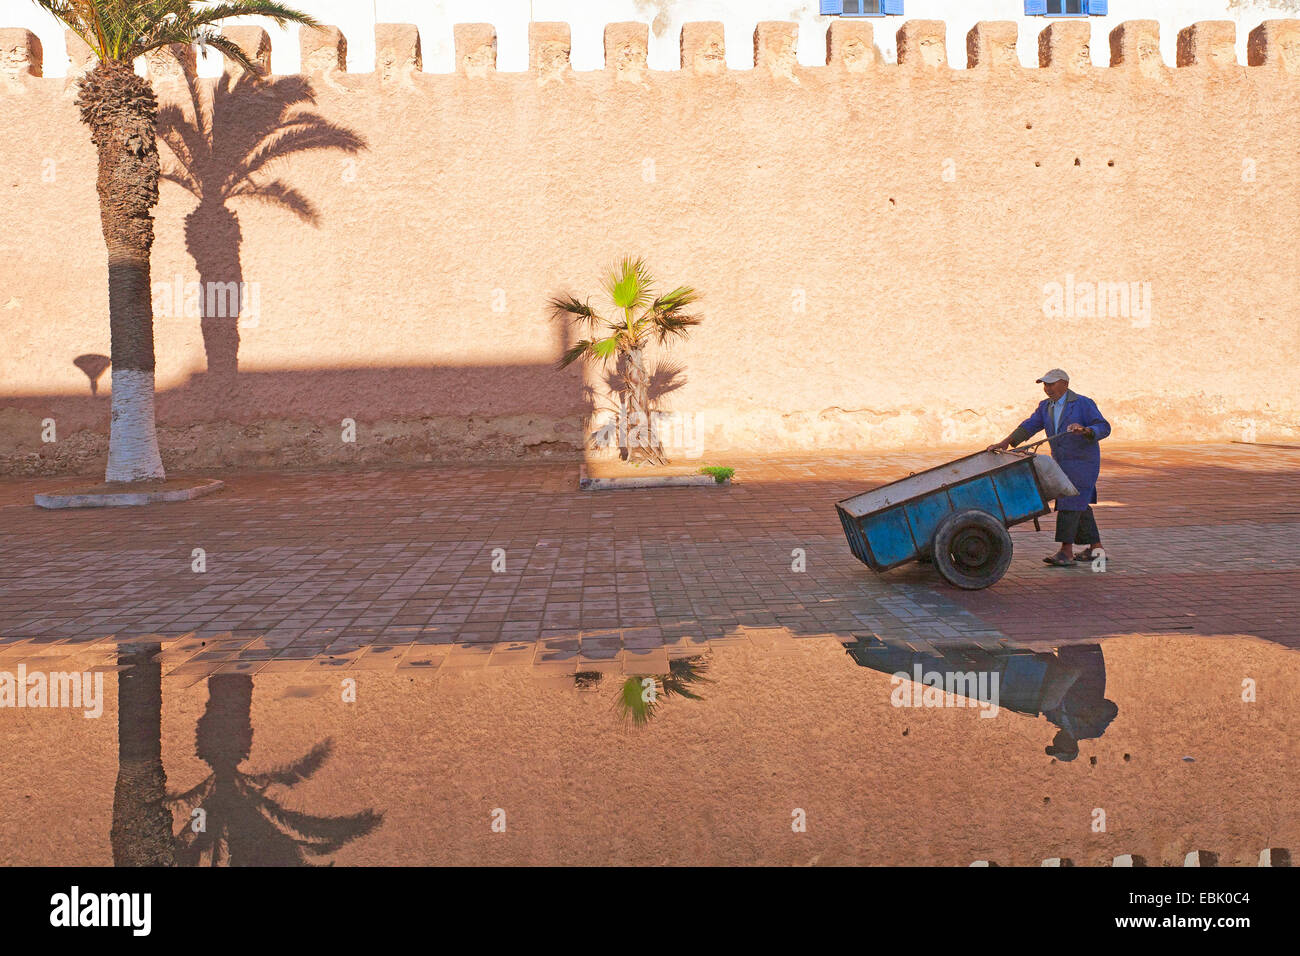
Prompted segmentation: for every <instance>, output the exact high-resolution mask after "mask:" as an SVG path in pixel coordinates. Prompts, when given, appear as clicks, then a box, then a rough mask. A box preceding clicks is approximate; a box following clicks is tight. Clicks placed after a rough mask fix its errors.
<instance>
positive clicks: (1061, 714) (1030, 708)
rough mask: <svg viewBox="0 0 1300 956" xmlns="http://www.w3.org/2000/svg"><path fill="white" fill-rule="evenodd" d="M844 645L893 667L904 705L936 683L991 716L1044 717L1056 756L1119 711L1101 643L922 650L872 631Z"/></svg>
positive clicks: (1100, 729)
mask: <svg viewBox="0 0 1300 956" xmlns="http://www.w3.org/2000/svg"><path fill="white" fill-rule="evenodd" d="M844 649H845V650H846V651H847V652H848V655H849V656H850V657H851V658H853V660H854V662H855V663H856V664H858V665H860V666H862V667H870V668H871V669H872V670H876V671H880V672H881V673H884V674H891V675H894V676H895V677H896V678H897V680H896V681H895V694H896V695H899V700H901V701H902V704H901V705H902V706H915V704H914V703H912V701H915V700H916V699H917V698H918V696H919V695H918V694H917V693H916V692H917V691H920V690H921V689H922V688H928V687H932V688H934V689H935V690H934V695H935V696H936V697H939V698H940V699H942V695H943V694H955V695H958V700H957V701H953V702H954V703H957V706H963V705H964V704H965V701H961V700H960V698H962V697H964V698H966V699H967V700H968V701H969V702H970V706H975V707H984V708H986V709H985V710H984V711H983V712H984V713H985V714H987V715H988V716H994V715H995V714H996V713H997V711H998V710H1000V709H1002V708H1006V709H1007V710H1012V711H1015V712H1016V713H1018V714H1024V715H1026V716H1028V717H1037V716H1039V715H1042V716H1043V717H1046V718H1047V719H1048V720H1049V721H1051V722H1052V723H1053V724H1055V725H1056V727H1057V728H1058V730H1057V733H1056V737H1055V739H1053V741H1052V743H1051V745H1049V746H1048V747H1047V753H1048V754H1049V755H1050V756H1052V757H1055V758H1056V759H1057V760H1073V759H1074V758H1075V757H1077V756H1078V754H1079V743H1078V742H1079V741H1080V740H1086V739H1089V738H1093V737H1100V736H1101V735H1102V734H1103V733H1105V732H1106V728H1107V727H1109V726H1110V723H1111V721H1113V720H1114V719H1115V717H1116V715H1117V714H1118V713H1119V708H1118V707H1117V706H1116V705H1115V703H1114V702H1113V701H1110V700H1107V699H1106V662H1105V659H1104V658H1103V656H1102V652H1101V645H1100V644H1066V645H1062V646H1061V647H1059V648H1056V649H1055V650H1054V651H1049V652H1042V651H1034V650H1032V649H1030V648H1027V647H1009V646H1004V647H995V648H989V647H980V646H977V645H975V644H961V643H954V644H943V645H938V644H936V645H935V646H934V649H933V650H928V651H919V650H916V649H914V648H912V647H911V646H909V645H908V644H906V643H904V642H902V641H897V640H881V639H880V638H877V637H874V636H872V637H866V638H860V639H857V640H854V641H850V642H846V643H845V645H844ZM906 682H911V684H912V685H913V686H911V687H908V686H907V685H906ZM916 685H920V686H919V687H918V686H916ZM940 688H942V693H940V691H939V689H940ZM897 702H898V701H896V703H897ZM921 706H926V705H925V704H924V703H923V704H921Z"/></svg>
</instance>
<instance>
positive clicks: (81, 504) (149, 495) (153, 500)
mask: <svg viewBox="0 0 1300 956" xmlns="http://www.w3.org/2000/svg"><path fill="white" fill-rule="evenodd" d="M224 487H225V482H222V481H218V480H216V479H215V478H213V479H211V480H209V481H205V482H204V483H203V484H201V485H195V486H194V487H193V488H173V489H171V490H169V491H128V492H123V493H121V494H111V493H105V494H96V495H60V494H52V495H36V496H35V501H36V504H37V505H38V506H39V507H41V508H121V507H131V506H134V505H151V504H157V503H159V502H164V501H191V500H193V499H194V498H202V497H203V496H204V495H210V494H212V492H214V491H218V490H220V489H221V488H224Z"/></svg>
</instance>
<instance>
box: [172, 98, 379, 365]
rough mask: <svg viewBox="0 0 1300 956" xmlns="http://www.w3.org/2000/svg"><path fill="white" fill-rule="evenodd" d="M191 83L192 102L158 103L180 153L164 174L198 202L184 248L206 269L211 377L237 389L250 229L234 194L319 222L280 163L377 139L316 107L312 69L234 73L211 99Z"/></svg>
mask: <svg viewBox="0 0 1300 956" xmlns="http://www.w3.org/2000/svg"><path fill="white" fill-rule="evenodd" d="M186 83H187V85H188V88H189V94H190V104H189V109H188V110H187V109H183V108H182V107H181V106H178V105H174V104H173V105H168V106H165V107H163V108H161V109H160V110H159V111H158V136H159V138H160V139H162V140H163V141H164V142H165V143H166V144H167V145H168V146H169V147H170V148H171V151H172V154H173V156H174V157H175V160H174V162H172V163H171V164H170V165H169V166H168V167H167V168H166V169H164V170H163V173H162V178H163V179H165V180H168V181H169V182H173V183H176V184H177V185H179V186H181V187H182V188H183V189H185V190H187V191H188V192H190V193H191V194H193V195H194V197H195V198H196V199H198V201H199V203H198V205H197V206H196V207H195V208H194V210H193V211H192V212H191V213H190V214H189V215H188V216H187V217H186V218H185V246H186V249H187V250H188V252H189V254H190V257H191V258H192V259H193V260H194V264H195V266H196V267H197V268H198V272H199V282H200V288H201V290H202V291H201V295H200V311H201V322H202V331H203V349H204V352H205V353H206V355H207V368H208V383H209V384H213V385H224V386H227V387H229V386H231V385H233V383H234V380H235V376H236V375H237V373H238V371H239V315H240V312H241V310H242V308H243V306H244V304H245V303H244V294H245V286H244V284H243V282H244V273H243V266H242V263H241V261H240V246H241V244H242V240H243V236H242V234H241V232H240V227H239V217H238V215H236V213H235V211H234V210H233V209H231V208H230V204H231V202H232V200H235V199H248V200H253V201H256V202H261V203H264V204H266V205H270V206H273V207H275V208H278V209H282V210H285V211H286V212H289V213H291V214H293V215H294V216H296V217H297V218H298V219H299V220H300V221H301V222H303V223H305V224H307V225H310V226H316V225H318V224H319V222H320V213H319V211H318V210H317V208H316V206H315V205H314V204H313V203H312V201H311V199H310V198H308V197H307V196H306V195H305V194H304V193H302V192H300V191H299V190H298V189H297V188H296V187H295V186H293V185H291V184H290V183H288V182H286V181H285V180H284V179H282V178H278V177H277V176H276V174H275V172H274V167H275V166H276V165H278V164H279V161H281V160H284V159H286V158H288V157H291V156H295V155H297V154H300V153H307V152H317V151H321V150H338V151H340V152H343V153H347V154H356V153H358V152H360V151H361V150H364V149H366V148H368V147H367V144H366V141H365V139H364V138H363V137H362V136H361V135H360V134H358V133H356V132H354V131H352V130H350V129H347V128H345V127H343V126H340V125H338V124H336V123H333V122H331V121H330V120H328V119H326V118H325V117H323V116H321V115H320V114H319V113H317V112H315V111H314V110H312V109H311V107H312V106H314V105H315V102H316V99H315V94H314V92H313V90H312V87H311V84H310V83H309V82H308V81H307V80H306V79H304V78H303V77H300V76H284V77H277V78H274V79H268V78H263V77H256V76H253V75H252V74H250V73H238V74H235V73H225V74H223V75H222V76H221V78H220V79H218V80H217V81H216V82H215V84H214V85H213V86H212V91H211V96H210V97H207V96H204V95H203V93H202V92H201V89H200V87H199V85H198V83H197V82H196V80H195V77H194V76H192V75H190V74H186ZM232 284H233V285H232ZM176 305H177V306H178V305H179V304H176Z"/></svg>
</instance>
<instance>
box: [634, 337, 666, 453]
mask: <svg viewBox="0 0 1300 956" xmlns="http://www.w3.org/2000/svg"><path fill="white" fill-rule="evenodd" d="M626 378H627V399H628V401H627V409H628V412H627V419H628V421H627V450H628V460H629V461H649V462H653V463H654V464H657V465H661V464H663V463H664V457H663V455H662V454H661V453H660V451H659V448H658V442H657V441H656V440H655V436H654V433H653V432H652V430H651V427H650V376H649V375H648V374H646V369H645V350H644V349H640V348H634V349H629V350H628V352H627V376H626Z"/></svg>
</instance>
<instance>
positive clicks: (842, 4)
mask: <svg viewBox="0 0 1300 956" xmlns="http://www.w3.org/2000/svg"><path fill="white" fill-rule="evenodd" d="M821 14H822V16H827V17H900V16H902V15H903V0H821Z"/></svg>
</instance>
